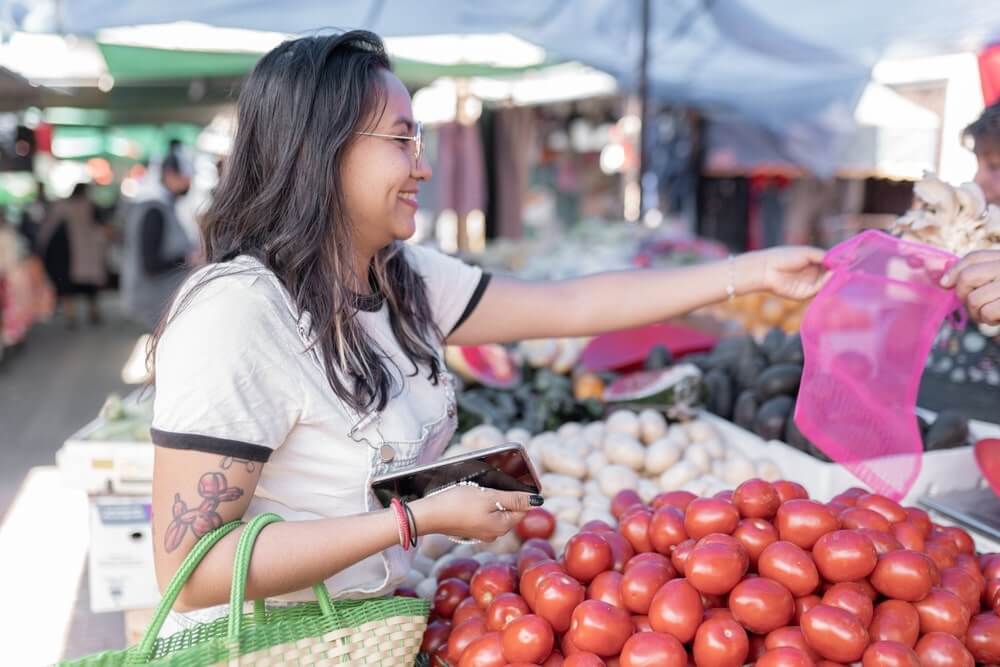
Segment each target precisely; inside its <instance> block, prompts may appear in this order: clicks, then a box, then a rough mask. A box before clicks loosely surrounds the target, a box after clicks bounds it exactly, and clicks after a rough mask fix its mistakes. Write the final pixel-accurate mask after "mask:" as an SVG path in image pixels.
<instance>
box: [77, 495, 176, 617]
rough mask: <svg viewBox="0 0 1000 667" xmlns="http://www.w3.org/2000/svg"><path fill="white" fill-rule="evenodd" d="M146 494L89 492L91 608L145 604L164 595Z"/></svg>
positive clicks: (118, 608) (115, 608)
mask: <svg viewBox="0 0 1000 667" xmlns="http://www.w3.org/2000/svg"><path fill="white" fill-rule="evenodd" d="M151 503H152V501H151V499H150V498H149V497H148V496H91V498H90V550H89V554H88V565H89V572H88V577H89V579H90V609H91V611H93V612H95V613H100V612H109V611H122V610H125V609H146V608H149V607H154V606H156V604H157V603H158V602H159V600H160V591H159V588H158V586H157V584H156V572H155V570H154V567H153V530H152V525H151V523H150V517H151Z"/></svg>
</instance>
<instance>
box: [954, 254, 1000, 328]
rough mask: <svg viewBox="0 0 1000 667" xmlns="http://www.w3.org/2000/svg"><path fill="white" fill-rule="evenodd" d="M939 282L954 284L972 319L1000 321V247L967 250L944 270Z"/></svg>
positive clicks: (997, 322) (985, 322)
mask: <svg viewBox="0 0 1000 667" xmlns="http://www.w3.org/2000/svg"><path fill="white" fill-rule="evenodd" d="M941 286H942V287H948V288H951V287H954V288H955V294H956V295H957V296H958V298H959V299H960V300H961V301H962V303H963V304H965V307H966V308H967V309H968V311H969V315H970V316H971V317H972V319H974V320H976V321H977V322H981V323H983V324H1000V250H977V251H976V252H973V253H969V254H968V255H966V256H965V257H963V258H962V259H961V260H959V261H958V262H957V263H956V264H955V265H954V266H953V267H951V269H949V270H948V272H947V273H946V274H944V277H943V278H941Z"/></svg>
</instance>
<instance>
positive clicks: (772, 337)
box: [760, 327, 785, 363]
mask: <svg viewBox="0 0 1000 667" xmlns="http://www.w3.org/2000/svg"><path fill="white" fill-rule="evenodd" d="M784 342H785V332H784V331H782V330H781V329H780V328H778V327H774V328H773V329H771V330H770V331H768V332H767V335H766V336H764V340H763V341H761V343H760V349H761V350H762V351H763V352H764V354H765V355H767V358H768V360H770V361H771V363H774V357H775V355H776V354H777V353H778V350H780V349H781V346H782V344H784Z"/></svg>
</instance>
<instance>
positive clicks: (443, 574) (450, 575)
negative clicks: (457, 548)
mask: <svg viewBox="0 0 1000 667" xmlns="http://www.w3.org/2000/svg"><path fill="white" fill-rule="evenodd" d="M479 565H480V563H479V561H478V560H476V559H475V558H456V559H454V560H452V561H450V562H449V563H448V564H447V565H445V566H444V567H442V568H441V569H440V570H438V574H437V580H438V582H439V583H440V582H442V581H444V580H445V579H461V580H462V581H464V582H465V583H469V581H471V580H472V575H474V574H475V573H476V570H478V569H479Z"/></svg>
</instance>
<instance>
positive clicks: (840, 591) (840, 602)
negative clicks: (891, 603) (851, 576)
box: [823, 583, 875, 628]
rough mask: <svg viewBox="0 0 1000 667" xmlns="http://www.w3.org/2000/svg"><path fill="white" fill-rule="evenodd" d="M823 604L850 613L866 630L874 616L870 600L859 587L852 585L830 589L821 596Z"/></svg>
mask: <svg viewBox="0 0 1000 667" xmlns="http://www.w3.org/2000/svg"><path fill="white" fill-rule="evenodd" d="M823 604H825V605H830V606H831V607H839V608H841V609H843V610H845V611H849V612H851V613H852V614H854V615H855V616H857V617H858V620H859V621H861V625H863V626H864V627H866V628H867V627H868V626H869V624H870V623H871V622H872V618H873V617H874V615H875V607H874V605H873V604H872V599H871V598H870V597H868V595H867V594H866V593H865V592H864V590H863V589H861V587H860V586H858V585H857V584H854V583H843V584H837V585H836V586H833V587H832V588H830V589H829V590H828V591H827V592H826V593H824V594H823Z"/></svg>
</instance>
